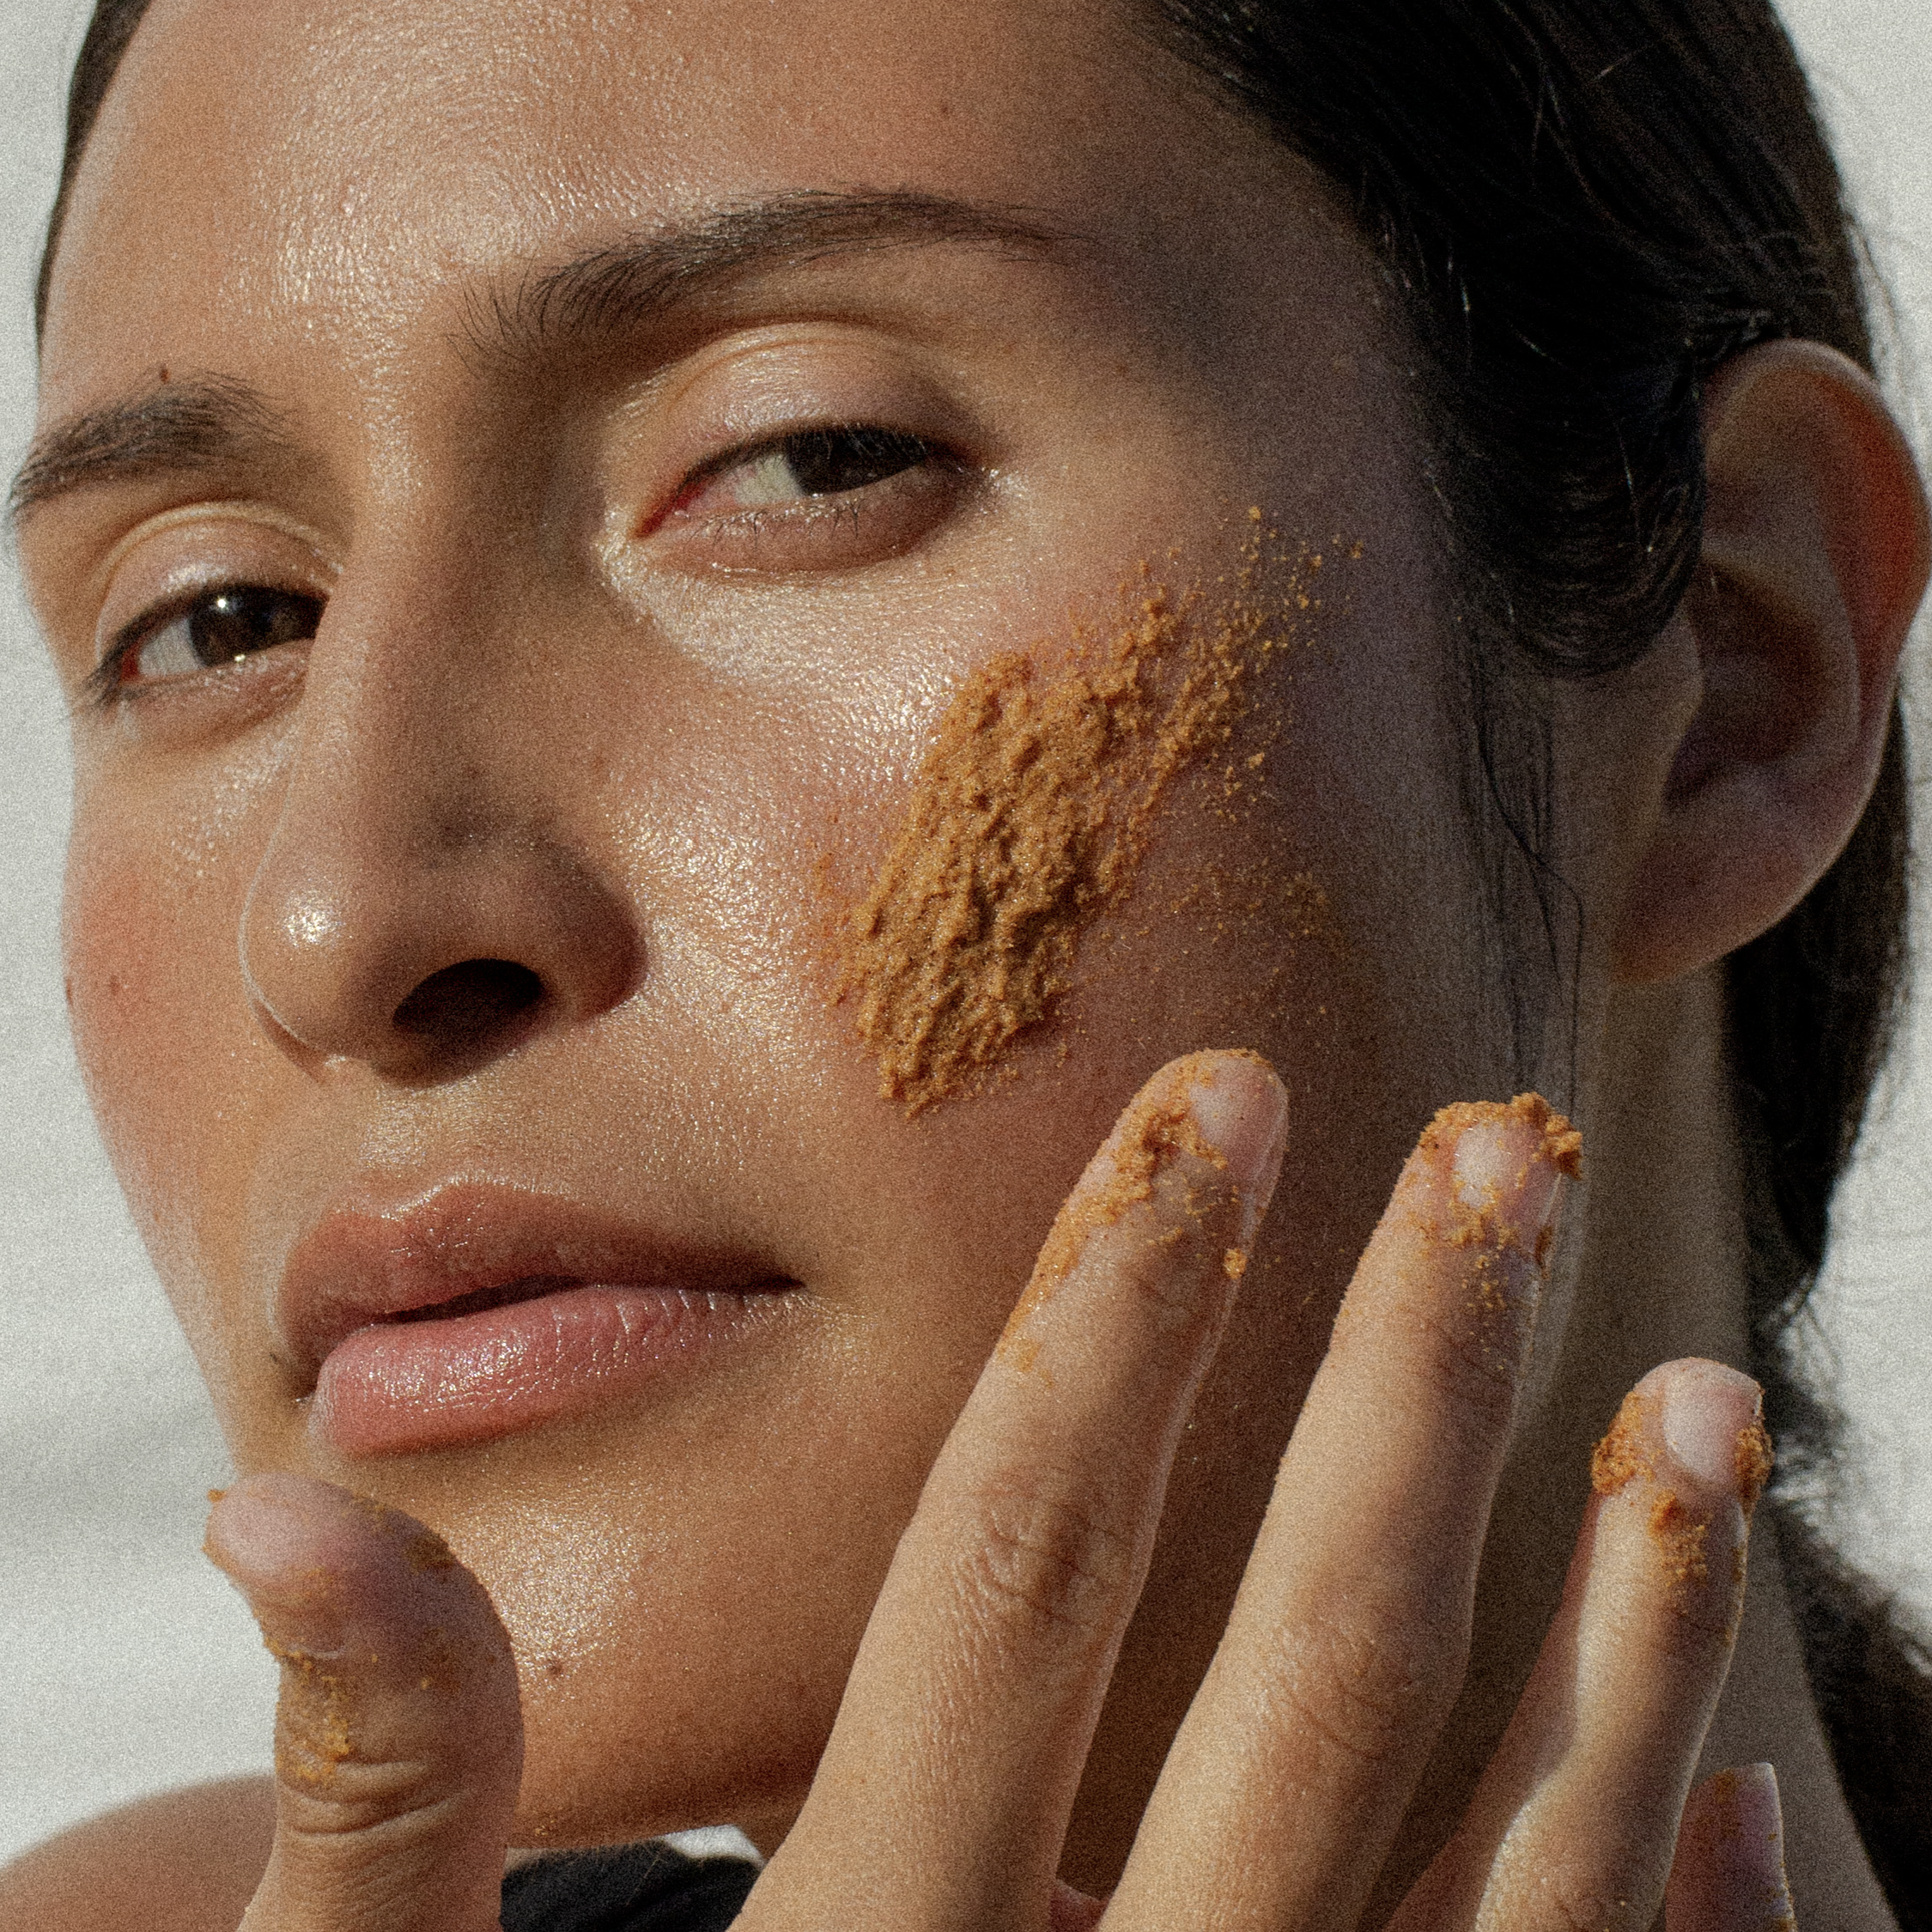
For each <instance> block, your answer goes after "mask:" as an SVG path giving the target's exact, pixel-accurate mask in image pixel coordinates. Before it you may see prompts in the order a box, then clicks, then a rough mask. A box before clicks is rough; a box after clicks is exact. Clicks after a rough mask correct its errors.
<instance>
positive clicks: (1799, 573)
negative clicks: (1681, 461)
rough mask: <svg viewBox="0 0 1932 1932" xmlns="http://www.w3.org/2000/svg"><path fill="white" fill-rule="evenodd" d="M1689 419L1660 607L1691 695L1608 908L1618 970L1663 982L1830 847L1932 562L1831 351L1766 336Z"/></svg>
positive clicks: (1915, 482) (1884, 447)
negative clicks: (1678, 578) (1666, 613)
mask: <svg viewBox="0 0 1932 1932" xmlns="http://www.w3.org/2000/svg"><path fill="white" fill-rule="evenodd" d="M1704 448H1705V465H1706V475H1707V477H1708V482H1709V495H1708V499H1707V504H1706V508H1705V513H1704V550H1703V555H1702V558H1701V561H1700V564H1699V568H1698V576H1697V580H1696V582H1695V584H1694V585H1693V586H1692V590H1691V592H1690V593H1689V594H1688V595H1687V596H1686V598H1685V600H1684V604H1683V605H1682V607H1681V608H1680V611H1679V612H1678V614H1677V616H1676V617H1674V618H1673V620H1672V623H1673V626H1686V627H1687V628H1688V629H1689V631H1690V634H1691V637H1692V642H1693V643H1694V645H1695V647H1696V651H1697V656H1698V665H1699V667H1700V669H1701V671H1702V674H1703V696H1702V697H1701V699H1700V701H1699V702H1698V708H1697V711H1696V714H1695V715H1694V716H1693V717H1692V720H1691V723H1690V726H1689V727H1688V729H1687V730H1686V732H1685V734H1684V737H1683V739H1682V741H1681V742H1680V744H1679V746H1678V748H1677V753H1676V757H1675V760H1674V763H1673V765H1672V767H1671V770H1670V775H1669V777H1668V781H1666V784H1665V787H1664V793H1663V798H1662V804H1661V805H1660V808H1659V811H1658V814H1657V817H1656V824H1655V827H1654V829H1653V830H1652V833H1651V835H1650V838H1649V844H1648V845H1647V847H1646V848H1645V849H1644V850H1643V853H1642V854H1641V855H1640V856H1639V858H1638V860H1637V864H1636V867H1635V869H1634V872H1633V873H1632V875H1631V881H1630V886H1629V891H1628V894H1627V896H1626V897H1625V902H1624V906H1623V909H1622V912H1621V914H1620V915H1619V921H1618V927H1617V931H1616V934H1615V939H1614V943H1613V955H1612V957H1613V968H1614V970H1615V972H1616V975H1617V977H1618V978H1619V979H1620V980H1624V981H1645V980H1666V979H1671V978H1674V977H1675V976H1676V975H1679V974H1680V973H1685V972H1688V971H1691V970H1692V969H1695V968H1697V967H1699V966H1704V965H1708V964H1709V963H1710V962H1711V961H1712V960H1715V959H1718V958H1721V957H1722V956H1723V955H1724V954H1725V953H1727V952H1729V951H1731V950H1732V949H1733V948H1734V947H1735V946H1740V945H1743V944H1744V943H1745V942H1746V941H1747V940H1749V939H1755V938H1756V937H1757V936H1758V935H1759V933H1763V932H1764V931H1765V930H1766V928H1768V927H1771V926H1773V925H1775V924H1776V923H1777V921H1778V920H1780V919H1782V918H1783V916H1784V914H1786V913H1788V912H1789V911H1790V909H1791V908H1793V907H1794V906H1795V905H1796V904H1797V902H1799V900H1801V898H1803V897H1804V896H1805V894H1806V893H1807V892H1808V891H1809V890H1811V889H1812V887H1813V886H1814V884H1817V882H1818V880H1819V879H1820V878H1821V877H1822V876H1823V874H1824V872H1826V868H1827V867H1828V866H1830V865H1831V863H1832V860H1834V859H1836V858H1837V857H1838V854H1839V853H1840V852H1841V851H1843V850H1844V845H1845V841H1846V840H1848V839H1849V838H1850V836H1851V832H1852V828H1853V827H1854V826H1855V825H1856V823H1858V817H1859V814H1860V813H1861V812H1862V811H1863V810H1864V808H1865V801H1866V799H1868V798H1869V797H1870V796H1871V791H1872V787H1873V784H1874V781H1876V779H1877V776H1878V769H1879V760H1880V756H1881V754H1882V753H1883V751H1884V749H1885V740H1886V730H1887V727H1888V725H1889V721H1890V718H1891V712H1892V699H1893V690H1894V688H1895V685H1896V683H1897V677H1898V669H1899V652H1900V650H1901V649H1902V648H1903V647H1904V645H1905V635H1906V633H1907V631H1908V630H1909V629H1910V628H1911V621H1912V617H1913V613H1914V612H1915V611H1917V608H1918V603H1919V599H1920V598H1921V597H1922V596H1923V593H1924V590H1925V584H1926V574H1927V571H1928V568H1929V567H1932V526H1929V524H1928V519H1927V513H1926V501H1925V492H1924V489H1923V486H1922V485H1921V483H1920V481H1919V477H1918V472H1917V469H1916V468H1915V467H1914V466H1913V463H1912V457H1911V450H1910V449H1909V448H1908V447H1907V446H1906V443H1905V437H1904V435H1903V434H1901V433H1900V431H1899V426H1898V424H1897V423H1896V422H1893V419H1892V416H1891V414H1890V412H1889V411H1888V410H1887V409H1886V404H1885V400H1884V398H1882V397H1881V396H1880V393H1879V392H1878V388H1877V386H1876V385H1875V384H1874V382H1873V381H1872V379H1871V378H1870V377H1869V376H1868V375H1867V374H1865V372H1864V371H1863V370H1862V369H1861V368H1858V367H1857V365H1856V363H1854V362H1851V361H1848V360H1847V359H1846V358H1845V357H1844V356H1843V355H1839V354H1838V351H1837V350H1835V349H1826V348H1825V347H1823V346H1822V345H1821V344H1820V343H1808V342H1779V343H1766V344H1765V345H1764V346H1763V347H1761V348H1758V349H1752V350H1750V351H1748V352H1747V354H1745V355H1741V356H1739V357H1737V358H1736V360H1735V361H1732V362H1729V363H1727V364H1726V365H1725V367H1724V368H1722V370H1720V371H1719V373H1718V374H1717V377H1716V380H1715V381H1714V382H1713V383H1712V384H1711V386H1710V391H1709V392H1708V394H1707V396H1706V398H1705V401H1704Z"/></svg>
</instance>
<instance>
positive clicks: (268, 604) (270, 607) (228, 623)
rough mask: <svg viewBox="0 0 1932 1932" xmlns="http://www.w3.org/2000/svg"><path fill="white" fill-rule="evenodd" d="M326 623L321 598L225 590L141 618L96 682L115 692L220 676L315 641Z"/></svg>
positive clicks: (246, 587)
mask: <svg viewBox="0 0 1932 1932" xmlns="http://www.w3.org/2000/svg"><path fill="white" fill-rule="evenodd" d="M321 620H322V599H321V598H319V597H310V596H307V595H305V594H304V593H302V592H299V591H285V590H271V589H269V588H268V587H266V586H263V585H259V584H230V585H224V586H222V588H220V589H219V590H211V591H204V592H202V593H201V594H200V595H198V596H197V597H196V598H194V599H193V600H192V601H191V602H190V603H186V604H179V605H176V606H175V607H174V608H173V610H172V611H163V612H161V614H160V615H159V616H150V617H143V618H140V619H138V620H137V622H136V623H134V624H132V625H131V626H130V627H129V628H128V629H127V630H126V631H125V632H124V633H123V634H122V637H121V639H120V641H118V642H117V643H116V645H115V646H114V647H113V649H112V651H111V652H110V653H108V656H107V658H106V661H105V662H104V663H103V664H102V665H101V667H100V671H98V672H97V673H96V674H95V675H96V677H97V678H98V679H99V681H100V683H102V684H103V685H104V686H105V687H106V688H107V689H108V690H114V689H119V688H125V687H126V686H129V685H140V684H151V683H160V682H161V681H163V680H165V679H168V678H174V677H188V676H191V675H192V674H193V673H195V672H197V671H214V670H218V669H220V668H221V667H222V665H232V664H239V663H240V662H241V661H242V659H245V658H250V657H252V656H254V655H255V654H256V653H258V652H260V651H268V650H272V649H274V648H275V647H276V645H278V644H293V643H299V642H302V641H306V640H307V639H308V638H311V637H313V636H314V635H315V628H316V626H317V625H318V624H319V623H320V622H321Z"/></svg>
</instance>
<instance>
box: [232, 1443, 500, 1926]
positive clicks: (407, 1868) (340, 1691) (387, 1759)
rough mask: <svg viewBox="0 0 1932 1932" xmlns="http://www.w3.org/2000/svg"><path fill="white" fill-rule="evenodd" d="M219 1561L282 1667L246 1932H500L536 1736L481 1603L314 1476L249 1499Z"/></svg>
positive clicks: (244, 1489) (381, 1517)
mask: <svg viewBox="0 0 1932 1932" xmlns="http://www.w3.org/2000/svg"><path fill="white" fill-rule="evenodd" d="M207 1550H208V1553H209V1555H210V1557H211V1558H213V1559H214V1561H215V1562H216V1564H218V1565H219V1566H220V1567H221V1568H222V1570H223V1571H226V1572H227V1574H228V1577H230V1579H231V1580H232V1581H233V1582H234V1583H235V1584H236V1586H237V1587H238V1588H239V1589H240V1591H241V1593H242V1595H244V1596H245V1597H246V1599H247V1600H248V1605H249V1607H250V1608H251V1609H252V1611H253V1612H254V1613H255V1617H256V1620H257V1622H258V1624H259V1625H261V1630H262V1637H263V1640H264V1642H265V1643H267V1645H268V1647H269V1649H270V1650H271V1651H273V1652H274V1653H275V1655H276V1657H277V1658H278V1659H279V1660H280V1662H281V1665H282V1694H281V1698H280V1700H279V1702H278V1704H277V1705H276V1719H275V1775H276V1827H275V1845H274V1850H272V1851H271V1852H270V1856H269V1865H268V1870H267V1872H266V1874H264V1877H263V1880H262V1883H261V1887H260V1889H259V1890H258V1892H257V1893H256V1894H255V1898H254V1901H253V1903H252V1905H250V1906H249V1908H248V1915H247V1917H246V1919H245V1920H244V1921H243V1925H244V1928H245V1932H394V1928H396V1927H398V1926H402V1925H406V1926H408V1927H410V1932H495V1929H496V1927H497V1924H498V1919H499V1909H500V1903H501V1887H502V1877H503V1853H504V1848H505V1845H506V1844H507V1841H508V1838H509V1834H510V1826H511V1820H512V1818H513V1814H514V1812H515V1807H516V1798H517V1787H518V1781H519V1775H520V1772H521V1769H522V1758H523V1732H522V1722H521V1718H520V1716H519V1709H518V1704H517V1684H516V1672H515V1668H514V1666H513V1662H512V1661H511V1656H510V1646H509V1640H508V1638H507V1637H506V1636H505V1635H504V1633H503V1626H502V1625H501V1623H500V1622H499V1621H498V1620H497V1617H496V1613H495V1610H494V1609H492V1608H491V1607H490V1603H489V1598H488V1597H487V1596H486V1595H484V1594H483V1588H482V1586H481V1585H480V1584H479V1583H477V1580H476V1579H475V1577H472V1576H471V1574H470V1573H469V1571H466V1570H465V1569H464V1568H463V1566H462V1565H461V1564H459V1563H458V1562H457V1560H456V1558H454V1557H453V1556H452V1555H451V1554H450V1552H449V1550H448V1548H447V1546H445V1544H444V1543H443V1541H442V1540H441V1539H440V1537H438V1536H436V1535H434V1534H433V1533H432V1532H430V1531H429V1530H427V1529H425V1528H423V1527H422V1524H421V1523H419V1522H416V1521H415V1520H414V1519H413V1518H412V1517H410V1516H404V1515H403V1514H402V1513H401V1512H400V1511H398V1510H389V1509H385V1508H384V1507H383V1506H382V1505H381V1504H378V1503H373V1502H370V1501H368V1499H367V1498H362V1497H358V1496H352V1495H351V1494H349V1492H348V1491H346V1490H342V1489H337V1488H336V1487H334V1486H333V1485H331V1484H328V1483H322V1482H316V1481H313V1480H312V1479H308V1478H307V1477H301V1476H291V1475H265V1476H252V1477H250V1478H248V1479H246V1481H243V1482H240V1483H238V1484H237V1485H235V1486H234V1488H232V1489H230V1490H229V1491H228V1492H227V1493H226V1494H225V1495H223V1496H222V1498H220V1499H219V1500H218V1501H217V1502H216V1506H215V1509H214V1511H213V1513H212V1514H211V1515H210V1517H209V1522H208V1540H207Z"/></svg>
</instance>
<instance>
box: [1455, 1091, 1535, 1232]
mask: <svg viewBox="0 0 1932 1932" xmlns="http://www.w3.org/2000/svg"><path fill="white" fill-rule="evenodd" d="M1544 1115H1545V1118H1544V1119H1538V1118H1536V1117H1535V1116H1534V1115H1532V1114H1531V1113H1529V1112H1528V1111H1527V1110H1525V1111H1522V1112H1519V1111H1518V1110H1517V1109H1516V1107H1514V1106H1512V1107H1510V1108H1507V1109H1505V1108H1503V1107H1495V1108H1485V1109H1482V1110H1481V1112H1480V1114H1479V1117H1478V1118H1476V1119H1475V1120H1473V1121H1470V1122H1469V1124H1468V1125H1467V1127H1464V1128H1463V1130H1462V1132H1461V1134H1460V1135H1458V1136H1457V1139H1456V1143H1455V1163H1454V1165H1453V1167H1452V1169H1451V1173H1452V1176H1453V1177H1454V1180H1455V1198H1456V1199H1457V1200H1458V1201H1460V1202H1461V1204H1462V1206H1465V1207H1467V1208H1469V1209H1471V1210H1472V1211H1473V1212H1476V1213H1481V1212H1484V1211H1485V1209H1486V1210H1489V1211H1491V1212H1495V1213H1498V1214H1499V1215H1501V1216H1502V1217H1503V1218H1504V1220H1505V1221H1506V1222H1507V1223H1509V1224H1512V1225H1513V1226H1514V1227H1515V1229H1516V1231H1517V1233H1518V1235H1519V1236H1521V1235H1523V1234H1528V1236H1530V1237H1531V1238H1530V1239H1529V1240H1528V1241H1526V1242H1523V1245H1524V1246H1525V1247H1530V1248H1534V1246H1535V1244H1536V1243H1535V1240H1534V1236H1537V1235H1539V1234H1540V1233H1541V1232H1542V1230H1544V1229H1545V1228H1546V1227H1547V1226H1548V1225H1549V1224H1550V1221H1551V1218H1552V1216H1553V1215H1554V1213H1555V1212H1556V1202H1557V1194H1558V1190H1559V1189H1560V1188H1561V1187H1562V1185H1563V1170H1562V1169H1561V1168H1560V1167H1558V1165H1557V1163H1555V1162H1554V1161H1553V1160H1552V1159H1550V1158H1549V1157H1547V1154H1546V1143H1547V1140H1548V1133H1547V1127H1546V1122H1547V1121H1549V1120H1555V1119H1558V1118H1560V1116H1557V1115H1549V1114H1548V1110H1547V1109H1544Z"/></svg>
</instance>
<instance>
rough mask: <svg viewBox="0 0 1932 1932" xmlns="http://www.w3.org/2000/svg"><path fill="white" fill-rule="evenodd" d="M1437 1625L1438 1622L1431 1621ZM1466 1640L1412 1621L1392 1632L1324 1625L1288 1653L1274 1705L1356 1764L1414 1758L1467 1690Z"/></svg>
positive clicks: (1307, 1630) (1300, 1636)
mask: <svg viewBox="0 0 1932 1932" xmlns="http://www.w3.org/2000/svg"><path fill="white" fill-rule="evenodd" d="M1430 1621H1431V1622H1434V1621H1435V1619H1430ZM1467 1649H1468V1645H1467V1637H1465V1636H1464V1635H1463V1634H1462V1633H1461V1627H1460V1625H1455V1626H1454V1627H1453V1628H1451V1629H1449V1630H1447V1631H1443V1630H1440V1629H1430V1628H1427V1627H1419V1626H1417V1625H1412V1624H1411V1623H1410V1622H1408V1621H1406V1620H1405V1621H1404V1622H1403V1623H1402V1624H1400V1625H1397V1626H1394V1627H1390V1628H1376V1627H1373V1626H1370V1625H1355V1624H1345V1623H1340V1622H1335V1621H1317V1622H1315V1623H1312V1624H1309V1625H1306V1626H1304V1627H1303V1629H1302V1630H1300V1631H1297V1633H1296V1637H1295V1639H1294V1641H1293V1643H1291V1644H1290V1645H1288V1646H1287V1647H1286V1648H1285V1649H1284V1651H1283V1653H1282V1655H1281V1657H1280V1660H1279V1667H1278V1669H1277V1671H1276V1681H1275V1683H1274V1685H1273V1686H1272V1698H1271V1701H1272V1702H1273V1704H1274V1705H1275V1708H1276V1710H1277V1713H1278V1716H1279V1719H1280V1720H1281V1721H1283V1722H1285V1723H1286V1725H1287V1726H1289V1727H1290V1728H1293V1729H1296V1730H1298V1731H1300V1732H1302V1733H1303V1734H1304V1735H1306V1734H1312V1735H1314V1736H1315V1738H1317V1739H1319V1740H1320V1741H1321V1742H1322V1743H1323V1744H1325V1745H1326V1746H1327V1747H1329V1748H1330V1749H1332V1750H1334V1751H1335V1752H1337V1753H1340V1755H1341V1756H1342V1757H1344V1758H1346V1759H1350V1760H1352V1761H1353V1762H1354V1763H1356V1764H1358V1765H1364V1766H1369V1767H1375V1766H1379V1765H1386V1764H1388V1763H1389V1762H1390V1761H1391V1760H1393V1759H1397V1758H1400V1757H1402V1756H1405V1755H1408V1754H1411V1753H1413V1752H1414V1751H1415V1749H1416V1748H1417V1747H1418V1745H1419V1742H1424V1741H1427V1740H1429V1739H1431V1738H1432V1737H1433V1736H1434V1735H1435V1732H1436V1729H1437V1727H1438V1726H1439V1725H1440V1724H1441V1722H1442V1720H1443V1717H1444V1716H1447V1714H1448V1711H1449V1706H1450V1704H1452V1703H1453V1702H1454V1701H1455V1693H1456V1691H1457V1689H1458V1688H1459V1686H1461V1680H1462V1672H1463V1668H1464V1663H1465V1660H1466V1658H1467Z"/></svg>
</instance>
